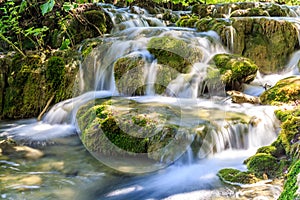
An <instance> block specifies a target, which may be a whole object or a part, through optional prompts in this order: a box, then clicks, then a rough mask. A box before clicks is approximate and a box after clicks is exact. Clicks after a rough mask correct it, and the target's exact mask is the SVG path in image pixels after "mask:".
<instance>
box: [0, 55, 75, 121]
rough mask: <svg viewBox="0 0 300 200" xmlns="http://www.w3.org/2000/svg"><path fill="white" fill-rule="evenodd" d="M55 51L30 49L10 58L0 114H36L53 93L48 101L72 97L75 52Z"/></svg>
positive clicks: (21, 116)
mask: <svg viewBox="0 0 300 200" xmlns="http://www.w3.org/2000/svg"><path fill="white" fill-rule="evenodd" d="M55 54H61V55H60V56H52V55H49V54H43V53H40V52H38V53H36V52H31V53H30V54H28V55H27V58H22V57H20V56H19V55H16V56H15V57H14V58H13V62H12V64H11V65H10V66H9V67H8V71H7V75H6V76H7V84H6V89H5V95H4V102H3V117H4V118H13V119H18V118H27V117H37V116H38V115H39V113H40V112H41V111H42V110H43V109H44V107H45V105H46V104H47V102H48V100H49V99H50V98H51V97H52V96H53V95H54V93H55V99H54V100H53V102H52V103H56V102H59V101H61V100H64V99H66V98H70V97H72V95H73V92H74V90H73V89H74V82H75V78H74V77H75V75H76V73H77V69H78V68H77V66H76V65H75V64H76V62H75V60H76V56H75V55H76V54H74V53H73V54H68V51H63V52H56V53H55ZM65 61H66V63H67V64H68V65H66V64H65Z"/></svg>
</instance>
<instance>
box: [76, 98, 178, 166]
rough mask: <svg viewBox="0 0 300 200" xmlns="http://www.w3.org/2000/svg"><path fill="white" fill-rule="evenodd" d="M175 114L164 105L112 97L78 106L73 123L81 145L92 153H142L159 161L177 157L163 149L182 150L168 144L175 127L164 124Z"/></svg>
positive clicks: (172, 137) (175, 131)
mask: <svg viewBox="0 0 300 200" xmlns="http://www.w3.org/2000/svg"><path fill="white" fill-rule="evenodd" d="M176 115H178V113H177V112H176V111H175V112H174V111H173V110H172V109H170V108H168V107H167V106H164V105H156V104H153V105H152V104H140V103H137V102H135V101H133V100H126V99H122V98H113V99H99V100H96V101H92V102H90V103H88V104H86V105H84V106H82V107H81V108H80V109H79V111H78V113H77V121H78V126H79V128H80V130H81V133H82V134H81V139H82V142H83V144H84V145H85V146H86V148H87V149H88V150H89V151H91V152H92V153H94V154H104V155H119V156H124V155H132V156H135V155H136V154H145V155H148V157H149V158H151V159H154V160H157V161H160V159H162V158H164V159H166V160H168V159H172V158H174V157H176V156H178V155H176V153H177V152H176V151H171V150H170V151H164V150H165V149H169V148H170V149H173V150H174V148H172V147H175V146H180V147H182V145H179V144H176V145H175V144H174V145H173V144H172V142H173V141H174V140H173V139H174V137H175V135H176V134H177V131H178V128H179V127H178V126H177V125H172V124H168V123H166V120H167V119H168V118H169V117H171V116H172V117H174V116H176ZM179 141H181V140H180V139H179ZM165 147H168V148H165Z"/></svg>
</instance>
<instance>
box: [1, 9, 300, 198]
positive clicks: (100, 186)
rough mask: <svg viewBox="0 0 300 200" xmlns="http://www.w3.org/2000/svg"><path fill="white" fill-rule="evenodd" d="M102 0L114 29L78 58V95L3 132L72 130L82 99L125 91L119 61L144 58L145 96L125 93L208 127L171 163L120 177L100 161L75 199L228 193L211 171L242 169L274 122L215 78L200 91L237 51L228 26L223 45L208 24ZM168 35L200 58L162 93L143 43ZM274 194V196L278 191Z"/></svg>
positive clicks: (43, 135)
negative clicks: (173, 21) (223, 57)
mask: <svg viewBox="0 0 300 200" xmlns="http://www.w3.org/2000/svg"><path fill="white" fill-rule="evenodd" d="M99 5H100V6H102V7H103V8H104V10H105V12H106V13H107V14H108V15H109V16H110V17H111V19H112V21H113V23H114V29H113V30H112V33H111V34H109V35H106V36H105V37H104V38H102V40H103V43H102V44H101V45H99V46H97V47H96V48H94V49H93V51H92V52H91V53H90V55H89V56H88V57H87V58H86V59H85V61H84V62H83V63H81V66H80V70H79V74H78V77H79V79H80V80H79V82H80V89H79V90H80V92H81V93H80V95H79V96H74V98H72V99H68V100H65V101H63V102H60V103H58V104H56V105H54V106H53V107H52V108H51V109H50V110H49V111H48V113H47V114H46V115H45V117H44V118H43V121H41V122H36V121H34V122H32V121H30V123H29V124H21V125H18V126H13V127H11V128H4V129H3V130H1V132H0V135H1V136H10V137H13V138H14V139H16V140H22V141H26V142H28V143H31V142H32V143H34V142H37V143H39V142H41V143H43V142H47V141H51V140H52V139H55V138H64V137H69V136H74V135H76V132H77V131H78V129H76V128H77V127H76V114H77V111H78V109H79V107H80V106H82V105H84V104H86V103H87V102H89V101H92V100H95V99H101V98H109V97H112V96H120V95H121V96H124V95H123V94H122V93H121V92H119V91H118V87H117V85H116V80H115V76H114V73H115V72H114V65H115V63H116V61H117V60H118V59H120V58H124V57H128V56H137V57H141V58H142V61H143V63H144V66H143V70H142V71H143V73H144V74H143V77H144V83H145V85H146V92H145V95H144V96H132V97H131V96H129V97H128V96H127V97H126V96H125V97H124V99H132V100H134V101H136V102H137V103H139V104H151V103H153V104H160V105H165V106H168V107H170V108H179V109H180V111H181V114H182V115H181V119H180V120H179V122H174V123H183V124H184V125H189V126H194V125H195V124H197V123H198V122H199V121H209V128H211V129H210V131H209V134H207V135H206V136H205V137H204V138H202V139H201V145H199V144H198V146H197V145H195V146H193V145H191V146H188V148H187V149H186V152H185V153H184V154H183V156H182V157H181V158H179V159H178V160H177V161H176V162H175V163H174V164H173V165H171V166H170V167H168V168H166V169H162V170H161V171H158V172H157V173H156V172H155V173H150V174H146V175H141V176H133V177H130V176H129V177H126V176H125V175H120V176H119V174H117V175H116V174H114V173H111V171H109V170H107V169H106V168H105V167H104V166H102V165H101V164H99V165H101V167H102V168H101V167H99V168H100V169H98V170H103V171H104V172H103V173H104V174H105V176H103V177H102V176H101V178H99V179H97V180H96V181H94V182H93V181H92V180H93V179H89V180H88V181H86V182H88V183H91V182H92V183H91V185H88V184H87V185H88V186H86V185H85V186H84V187H83V188H77V190H78V192H77V193H76V194H77V195H78V196H77V199H108V200H110V199H145V196H147V197H148V199H166V200H174V199H209V198H212V197H218V196H220V195H221V194H222V193H227V194H228V196H231V197H232V196H233V194H232V193H234V189H231V188H227V187H225V186H224V185H222V183H221V182H220V181H219V180H218V178H217V176H216V173H217V171H218V170H219V169H221V168H225V167H234V168H237V169H240V170H245V166H244V165H243V163H242V162H243V160H244V159H246V158H247V157H249V156H251V155H252V154H253V153H255V151H256V149H257V148H258V147H261V146H263V145H268V144H270V143H271V142H272V141H274V140H275V139H276V136H277V134H278V130H277V129H278V121H276V117H275V116H274V114H273V113H274V109H276V108H274V107H271V106H260V105H249V104H241V105H238V104H233V103H231V102H230V100H228V99H226V97H225V96H226V93H225V89H224V86H223V85H222V84H220V82H219V83H218V84H220V85H221V88H218V89H216V88H214V87H213V86H210V87H208V88H212V89H211V90H210V91H209V94H208V95H207V94H206V95H205V94H204V85H203V84H204V80H205V78H206V77H207V68H208V62H209V61H210V59H211V58H212V57H213V56H214V55H215V54H219V53H226V52H228V50H229V51H231V52H233V50H234V49H233V47H234V37H235V30H234V29H233V27H229V28H228V35H227V48H226V47H225V46H224V45H223V44H222V43H221V41H220V38H219V36H218V35H217V34H216V33H215V32H213V31H209V32H196V31H195V30H194V29H189V28H178V27H166V25H165V23H164V22H163V21H161V20H159V19H157V18H155V17H154V16H152V15H150V14H149V13H148V12H147V11H146V10H144V9H140V8H138V7H132V8H116V7H114V6H112V5H107V4H99ZM291 11H292V15H295V16H299V15H300V10H299V7H295V8H293V7H292V8H291ZM229 15H230V11H229ZM297 20H298V19H297ZM297 23H298V22H297ZM298 25H299V24H298ZM298 28H299V26H298ZM166 36H172V37H174V38H176V39H179V40H184V41H185V42H187V43H188V44H189V45H190V46H191V47H192V48H195V49H199V50H200V51H201V52H202V58H201V59H198V60H197V61H195V62H192V61H191V62H190V63H191V69H190V70H189V71H188V72H186V73H179V72H177V73H178V75H177V77H176V78H175V79H174V80H172V81H171V82H170V83H168V84H167V85H164V86H165V87H166V88H167V90H166V91H167V92H166V93H165V94H157V93H156V92H155V88H154V84H155V83H157V79H156V78H157V76H158V73H159V67H160V66H159V64H157V60H156V59H155V57H154V56H153V55H152V54H151V53H150V52H149V50H148V49H147V44H148V43H149V41H150V40H151V39H152V38H157V37H166ZM299 38H300V37H299ZM299 41H300V39H299ZM227 49H228V50H227ZM175 53H176V52H175ZM299 57H300V51H297V52H295V53H294V54H293V56H292V57H291V59H290V61H289V63H288V64H287V66H286V68H285V72H283V73H282V74H276V75H266V76H263V75H261V74H260V73H258V74H257V77H256V79H255V80H254V81H253V82H252V83H251V84H249V85H245V90H244V92H245V93H247V94H251V95H255V96H258V95H259V94H261V92H263V87H262V86H264V85H265V84H269V85H274V84H275V83H276V82H277V81H278V80H279V79H282V78H283V77H287V76H290V75H295V74H299V70H298V68H297V64H298V62H299ZM186 59H189V58H186ZM131 75H132V74H131ZM222 86H223V87H222ZM236 116H237V117H236ZM235 117H236V118H238V119H240V118H247V119H249V120H248V122H246V123H242V122H241V121H238V120H233V119H234V118H235ZM172 120H174V121H176V119H172ZM198 124H199V123H198ZM198 124H197V125H198ZM203 129H204V126H198V127H197V128H195V129H194V131H195V132H194V133H193V134H194V136H195V141H197V137H196V135H197V134H198V133H202V131H203ZM198 139H199V138H198ZM82 162H85V161H82ZM75 174H76V173H75ZM81 179H84V178H83V177H81ZM74 184H75V183H74ZM112 185H113V186H112ZM75 190H76V189H75ZM272 195H273V196H274V198H275V197H276V195H277V196H278V191H277V190H276V191H275V192H274V194H272Z"/></svg>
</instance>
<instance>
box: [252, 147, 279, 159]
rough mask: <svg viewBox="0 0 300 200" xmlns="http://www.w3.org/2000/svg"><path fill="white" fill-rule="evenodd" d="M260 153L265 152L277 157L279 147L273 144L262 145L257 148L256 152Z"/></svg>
mask: <svg viewBox="0 0 300 200" xmlns="http://www.w3.org/2000/svg"><path fill="white" fill-rule="evenodd" d="M258 153H264V154H268V155H272V156H274V157H276V156H277V148H276V147H275V146H272V145H270V146H264V147H260V148H259V149H258V150H257V152H256V154H258Z"/></svg>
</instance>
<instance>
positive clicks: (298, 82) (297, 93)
mask: <svg viewBox="0 0 300 200" xmlns="http://www.w3.org/2000/svg"><path fill="white" fill-rule="evenodd" d="M299 99H300V76H292V77H288V78H285V79H282V80H280V81H278V82H277V83H276V84H275V85H274V86H273V87H271V88H270V89H268V90H267V91H265V92H264V93H262V94H261V96H260V100H261V102H262V104H270V105H274V104H282V103H291V102H294V101H297V100H299Z"/></svg>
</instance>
